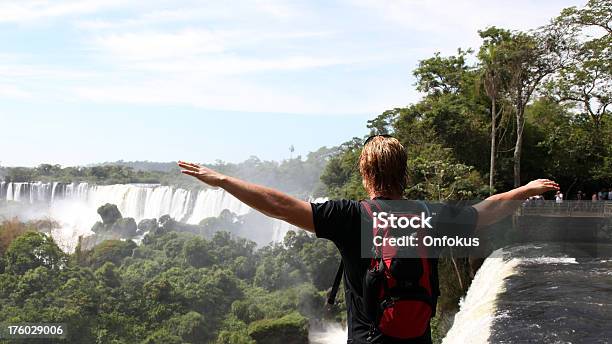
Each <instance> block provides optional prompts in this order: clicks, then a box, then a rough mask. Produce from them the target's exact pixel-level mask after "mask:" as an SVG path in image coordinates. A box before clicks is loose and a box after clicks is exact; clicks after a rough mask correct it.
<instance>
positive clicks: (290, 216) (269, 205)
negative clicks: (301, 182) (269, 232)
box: [178, 161, 314, 232]
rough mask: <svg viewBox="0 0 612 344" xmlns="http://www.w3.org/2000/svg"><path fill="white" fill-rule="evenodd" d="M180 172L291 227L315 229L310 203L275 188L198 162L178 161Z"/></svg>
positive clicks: (311, 230)
mask: <svg viewBox="0 0 612 344" xmlns="http://www.w3.org/2000/svg"><path fill="white" fill-rule="evenodd" d="M178 165H179V166H180V167H181V168H182V169H183V170H182V171H181V172H182V173H184V174H187V175H190V176H193V177H196V178H197V179H199V180H200V181H202V182H204V183H206V184H208V185H210V186H217V187H220V188H222V189H224V190H225V191H227V192H229V193H230V194H232V195H234V197H236V198H238V199H239V200H240V201H242V202H244V203H245V204H247V205H248V206H250V207H251V208H254V209H257V210H258V211H260V212H262V213H263V214H265V215H267V216H270V217H273V218H276V219H279V220H283V221H286V222H288V223H290V224H292V225H294V226H297V227H300V228H302V229H305V230H307V231H309V232H314V222H313V219H312V208H311V206H310V203H308V202H305V201H302V200H299V199H297V198H295V197H292V196H290V195H287V194H286V193H283V192H280V191H278V190H275V189H272V188H268V187H265V186H261V185H257V184H253V183H249V182H246V181H244V180H240V179H238V178H233V177H229V176H226V175H223V174H221V173H219V172H216V171H213V170H211V169H209V168H206V167H202V166H199V165H197V164H193V163H188V162H184V161H179V162H178Z"/></svg>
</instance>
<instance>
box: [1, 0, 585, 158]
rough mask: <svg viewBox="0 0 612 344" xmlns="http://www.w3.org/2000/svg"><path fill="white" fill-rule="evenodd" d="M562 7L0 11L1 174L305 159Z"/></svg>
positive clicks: (308, 5)
mask: <svg viewBox="0 0 612 344" xmlns="http://www.w3.org/2000/svg"><path fill="white" fill-rule="evenodd" d="M584 2H585V1H569V0H537V1H536V0H532V1H526V0H516V1H505V0H504V1H502V0H490V1H484V0H474V1H466V0H454V1H450V0H447V1H442V0H340V1H281V0H270V1H267V0H261V1H241V0H237V1H231V2H227V1H166V0H164V1H162V0H148V1H127V0H54V1H45V0H15V1H13V0H2V1H0V42H2V43H1V44H0V152H1V153H0V165H4V166H7V165H8V166H17V165H20V166H32V165H37V164H39V163H42V162H50V163H60V164H62V165H79V164H88V163H94V162H103V161H115V160H119V159H123V160H152V161H172V160H177V159H185V160H194V161H200V162H211V161H214V160H217V159H219V160H224V161H241V160H244V159H246V158H248V157H249V156H252V155H256V156H259V157H260V158H262V159H273V160H280V159H284V158H288V157H289V150H288V147H289V146H290V145H294V146H295V149H296V153H294V154H306V153H307V152H309V151H312V150H315V149H317V148H318V147H320V146H324V145H326V146H333V145H337V144H340V143H342V142H344V141H346V140H347V139H350V138H351V137H353V136H362V135H365V134H366V133H367V129H366V121H367V120H368V119H370V118H373V117H374V116H376V115H378V114H379V113H381V112H382V111H384V110H386V109H389V108H393V107H396V106H404V105H407V104H409V103H411V102H414V101H416V100H418V99H419V97H420V95H419V94H418V93H417V92H416V91H415V90H414V86H413V84H414V79H413V78H412V75H411V72H412V70H413V69H414V68H415V66H416V65H417V63H418V61H419V60H421V59H424V58H427V57H430V56H431V55H432V54H434V53H435V52H436V51H440V52H442V53H443V54H451V53H453V52H455V51H456V49H457V48H458V47H463V48H467V47H474V48H476V47H478V44H479V39H478V35H477V30H478V29H481V28H484V27H487V26H490V25H496V26H501V27H505V28H510V29H528V28H535V27H537V26H540V25H543V24H546V23H547V21H548V20H549V19H550V18H552V17H553V16H556V15H557V14H558V13H559V12H560V10H561V9H562V8H564V7H568V6H574V5H578V6H581V5H583V3H584Z"/></svg>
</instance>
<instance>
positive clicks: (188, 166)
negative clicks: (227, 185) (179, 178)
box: [178, 160, 225, 186]
mask: <svg viewBox="0 0 612 344" xmlns="http://www.w3.org/2000/svg"><path fill="white" fill-rule="evenodd" d="M178 165H179V166H180V167H181V168H182V170H181V173H184V174H186V175H189V176H192V177H196V178H198V179H199V180H200V181H202V182H204V183H206V184H208V185H210V186H221V183H222V182H223V180H224V179H225V175H223V174H221V173H219V172H217V171H214V170H211V169H210V168H208V167H203V166H200V165H198V164H194V163H190V162H185V161H180V160H179V162H178Z"/></svg>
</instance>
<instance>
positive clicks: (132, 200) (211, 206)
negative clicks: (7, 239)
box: [0, 182, 326, 247]
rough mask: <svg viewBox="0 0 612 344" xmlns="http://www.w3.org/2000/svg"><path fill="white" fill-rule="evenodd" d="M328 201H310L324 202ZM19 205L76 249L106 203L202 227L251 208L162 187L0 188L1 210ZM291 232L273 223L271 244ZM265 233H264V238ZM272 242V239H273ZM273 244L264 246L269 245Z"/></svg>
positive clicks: (214, 191)
mask: <svg viewBox="0 0 612 344" xmlns="http://www.w3.org/2000/svg"><path fill="white" fill-rule="evenodd" d="M325 200H326V199H311V200H310V201H312V202H323V201H325ZM9 201H10V202H15V203H17V204H21V205H26V206H27V207H28V208H30V209H29V210H28V211H27V212H25V213H27V215H26V216H23V214H19V215H20V217H23V218H25V219H26V220H27V219H34V218H52V219H54V220H56V221H58V222H59V223H60V226H61V229H60V230H58V231H56V232H55V233H54V237H55V238H56V240H57V241H58V242H60V245H62V243H61V242H65V243H63V244H64V246H70V247H72V246H74V243H75V242H76V238H78V236H79V235H84V236H87V235H91V234H92V232H91V231H90V228H91V227H92V226H93V224H94V223H95V222H96V221H100V217H99V216H98V214H97V209H98V207H100V206H101V205H104V204H106V203H111V204H115V205H116V206H117V208H119V211H120V212H121V214H122V215H123V216H124V217H132V218H134V219H135V220H136V222H139V221H140V220H142V219H151V218H160V217H161V216H163V215H170V216H171V217H172V218H174V219H175V220H177V221H181V222H184V223H188V224H198V223H200V221H202V220H203V219H205V218H208V217H214V216H218V215H219V214H221V212H222V211H223V210H224V209H227V210H229V211H231V212H233V213H235V214H237V215H245V214H247V213H249V212H250V211H251V208H250V207H249V206H247V205H246V204H244V203H242V202H240V201H239V200H238V199H237V198H236V197H234V196H232V195H231V194H229V193H228V192H226V191H225V190H223V189H220V188H206V189H202V190H199V191H197V190H196V191H192V190H185V189H182V188H176V187H172V186H163V185H158V184H115V185H93V184H88V183H60V182H52V183H43V182H33V183H12V182H2V183H1V184H0V209H1V207H2V204H6V202H9ZM289 230H296V228H295V227H294V226H292V225H290V224H288V223H285V222H283V221H279V220H273V221H272V228H271V232H270V229H265V232H268V233H269V235H270V237H271V239H270V240H272V241H282V240H283V238H284V237H285V234H286V233H287V231H289ZM265 232H264V233H265ZM270 237H268V238H270ZM270 240H262V243H267V242H269V241H270Z"/></svg>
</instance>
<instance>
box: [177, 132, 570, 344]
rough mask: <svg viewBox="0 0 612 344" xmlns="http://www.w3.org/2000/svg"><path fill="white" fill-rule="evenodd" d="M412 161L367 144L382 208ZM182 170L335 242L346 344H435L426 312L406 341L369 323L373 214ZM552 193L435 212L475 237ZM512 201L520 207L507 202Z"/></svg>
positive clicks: (538, 183) (527, 192) (365, 176)
mask: <svg viewBox="0 0 612 344" xmlns="http://www.w3.org/2000/svg"><path fill="white" fill-rule="evenodd" d="M407 159H408V155H407V153H406V150H405V149H404V147H403V146H402V144H401V143H400V142H399V141H398V140H397V139H395V138H393V137H390V136H388V135H375V136H372V137H370V138H368V139H367V140H366V141H365V143H364V146H363V149H362V152H361V155H360V158H359V172H360V173H361V176H362V182H363V186H364V188H365V190H366V192H367V193H368V195H369V198H370V199H371V200H376V201H374V202H375V203H379V202H384V201H385V200H402V199H403V195H404V191H405V190H406V188H407V186H408V179H407V175H408V173H407V172H408V167H409V166H408V164H407ZM178 165H179V166H180V167H181V168H182V169H183V170H182V171H181V172H182V173H184V174H187V175H190V176H193V177H195V178H197V179H199V180H200V181H202V182H204V183H206V184H208V185H211V186H216V187H220V188H222V189H225V190H226V191H227V192H229V193H230V194H232V195H234V196H235V197H236V198H238V199H239V200H241V201H242V202H244V203H246V204H247V205H249V206H250V207H252V208H255V209H256V210H258V211H260V212H261V213H263V214H265V215H268V216H270V217H274V218H277V219H280V220H283V221H286V222H288V223H290V224H292V225H294V226H297V227H300V228H303V229H305V230H307V231H309V232H313V233H315V234H316V235H317V237H319V238H326V239H329V240H331V241H333V242H334V244H335V245H336V246H337V247H338V249H339V251H340V254H341V256H342V262H343V265H344V286H345V302H346V308H347V319H348V320H347V323H348V324H347V326H348V341H347V343H352V344H365V343H400V344H409V343H412V344H414V343H431V329H430V326H429V321H430V315H431V313H422V308H416V306H415V308H414V309H412V313H418V314H419V315H423V316H422V317H421V318H425V319H424V320H425V322H426V324H425V325H426V326H425V329H424V330H423V332H421V333H419V334H418V335H416V336H414V337H411V338H409V339H407V338H405V337H403V338H402V339H398V337H397V336H395V337H391V336H389V335H386V334H383V332H382V331H384V329H381V328H379V325H378V323H375V322H372V321H371V320H370V319H371V314H370V313H368V312H367V311H366V308H365V307H366V305H364V301H363V299H364V287H363V286H364V278H365V276H366V273H368V271H369V270H370V269H371V263H372V259H371V258H364V257H362V253H361V221H362V216H363V215H364V214H366V213H368V214H371V212H369V211H368V209H367V207H366V206H365V205H363V204H362V203H361V202H359V201H356V200H346V199H344V200H330V201H327V202H325V203H310V202H306V201H302V200H300V199H297V198H295V197H292V196H290V195H287V194H285V193H282V192H280V191H277V190H274V189H271V188H268V187H265V186H261V185H256V184H252V183H249V182H246V181H243V180H240V179H238V178H234V177H230V176H226V175H223V174H221V173H219V172H216V171H213V170H211V169H209V168H207V167H203V166H199V165H196V164H193V163H188V162H183V161H179V162H178ZM552 190H559V186H558V185H557V183H555V182H554V181H552V180H548V179H538V180H534V181H532V182H530V183H528V184H527V185H524V186H521V187H519V188H516V189H513V190H510V191H508V192H505V193H501V194H497V195H493V196H491V197H489V198H487V200H488V201H483V202H480V203H478V204H476V205H474V206H466V207H458V206H455V205H450V204H446V205H444V204H442V205H438V208H437V210H436V211H437V212H438V214H439V216H440V217H442V220H443V221H442V220H440V221H442V222H440V226H444V227H448V228H445V230H452V231H454V233H457V234H464V233H473V231H475V230H476V229H477V228H484V227H486V226H487V225H490V224H493V223H495V222H497V221H499V220H501V219H502V218H504V217H506V216H508V215H511V214H512V213H514V211H515V210H516V208H517V207H518V206H519V205H520V203H521V201H523V200H525V199H526V198H528V197H531V196H535V195H539V194H541V193H543V192H547V191H552ZM511 200H515V201H516V202H505V201H511ZM491 201H496V202H491ZM497 201H504V202H497ZM370 202H372V201H370ZM432 206H433V205H432ZM370 210H371V209H370ZM362 211H363V213H362ZM385 263H386V262H385ZM424 266H426V265H425V263H423V265H422V266H421V265H420V264H419V267H421V268H423V267H424ZM404 267H406V266H404ZM414 268H416V267H414ZM419 271H421V273H422V271H423V270H420V269H419ZM436 271H437V269H436ZM402 273H403V274H410V275H412V274H414V273H416V271H412V270H408V271H402ZM436 276H437V274H436ZM332 277H333V276H332ZM402 281H403V280H402ZM430 287H431V286H430ZM432 292H434V293H436V294H435V295H434V294H432ZM428 295H429V297H430V298H434V297H437V295H439V290H435V291H431V288H430V292H429V293H428ZM387 301H388V300H387V299H385V300H384V302H383V303H381V304H379V305H378V306H379V307H380V308H379V311H380V310H382V309H385V308H384V307H393V304H394V303H395V302H392V303H387ZM385 305H386V306H385ZM434 309H435V308H434ZM409 315H412V314H403V315H402V316H399V315H398V317H399V318H398V319H396V321H399V322H401V321H402V320H403V319H406V318H405V317H406V316H409ZM402 325H403V327H404V329H405V328H412V327H413V324H412V323H407V322H405V321H404V323H403V324H402Z"/></svg>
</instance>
